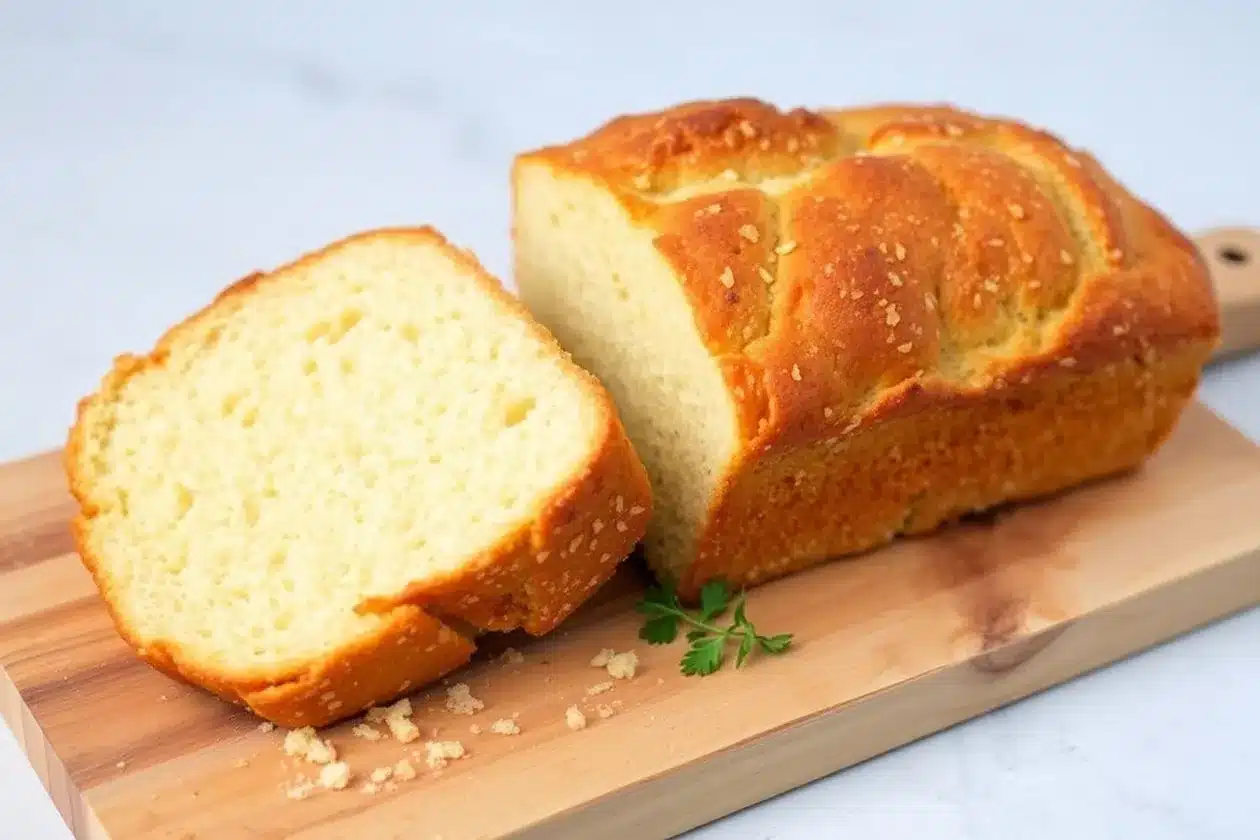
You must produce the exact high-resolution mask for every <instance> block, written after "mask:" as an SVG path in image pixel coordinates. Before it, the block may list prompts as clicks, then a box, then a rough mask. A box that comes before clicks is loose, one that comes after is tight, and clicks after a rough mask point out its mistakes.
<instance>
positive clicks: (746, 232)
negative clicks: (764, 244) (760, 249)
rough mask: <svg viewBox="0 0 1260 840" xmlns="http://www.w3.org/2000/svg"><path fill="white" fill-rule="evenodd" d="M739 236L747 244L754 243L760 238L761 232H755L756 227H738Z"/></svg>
mask: <svg viewBox="0 0 1260 840" xmlns="http://www.w3.org/2000/svg"><path fill="white" fill-rule="evenodd" d="M739 235H740V236H742V237H744V238H745V239H747V240H748V241H749V242H754V243H755V242H756V241H757V240H758V239H760V238H761V231H759V230H757V226H756V225H740V228H739Z"/></svg>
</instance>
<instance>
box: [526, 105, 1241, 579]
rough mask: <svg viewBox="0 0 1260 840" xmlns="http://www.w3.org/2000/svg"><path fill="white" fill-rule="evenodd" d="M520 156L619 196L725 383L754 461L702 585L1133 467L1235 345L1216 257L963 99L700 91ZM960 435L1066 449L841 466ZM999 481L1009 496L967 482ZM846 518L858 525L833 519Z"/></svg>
mask: <svg viewBox="0 0 1260 840" xmlns="http://www.w3.org/2000/svg"><path fill="white" fill-rule="evenodd" d="M519 162H530V163H536V164H541V165H544V166H547V167H549V168H551V169H552V171H554V172H556V173H557V174H560V175H562V176H565V177H578V178H584V179H591V180H595V181H597V182H599V183H601V184H602V185H604V187H605V188H606V189H608V190H609V191H610V192H612V193H613V194H614V195H615V196H617V198H618V200H619V201H620V202H621V204H622V205H623V206H624V207H625V208H626V210H627V213H628V215H629V216H630V218H631V219H633V220H634V221H635V223H636V224H638V225H640V226H641V227H642V228H643V229H645V230H646V231H648V232H649V235H651V236H652V237H653V241H654V242H655V244H656V247H657V249H658V251H659V252H660V253H661V254H662V256H663V257H664V258H665V259H666V260H667V261H668V262H669V264H670V265H672V266H673V268H674V270H675V273H676V275H677V277H678V281H679V284H680V286H681V287H682V289H683V290H684V292H685V293H686V295H687V298H688V300H689V302H690V304H691V307H692V310H693V312H694V315H695V323H696V326H697V329H698V330H699V332H700V335H701V337H702V339H703V340H704V342H705V344H706V346H707V347H708V349H709V351H710V352H711V353H712V354H713V356H714V357H715V358H716V359H717V361H718V363H719V365H720V367H721V369H722V370H723V372H724V374H725V376H726V378H727V383H728V387H729V390H730V392H731V394H732V400H733V401H734V403H735V405H736V410H737V413H738V416H739V418H740V428H741V442H740V448H739V453H738V455H737V456H736V457H735V458H734V459H733V462H732V463H731V464H730V465H729V468H728V471H727V474H726V475H725V477H724V479H723V480H722V481H721V482H720V486H719V491H718V493H717V494H716V496H715V498H714V499H713V500H712V502H711V508H710V515H709V522H708V525H707V527H706V528H705V530H704V533H703V535H702V538H701V541H700V548H699V554H698V561H697V562H693V563H692V564H691V565H690V569H689V573H688V575H687V576H686V578H685V579H684V580H682V581H680V582H679V585H680V589H681V590H682V591H683V593H684V594H687V593H694V591H695V590H696V589H697V588H698V586H699V585H700V584H701V583H702V582H703V581H704V579H706V578H708V577H711V576H715V575H723V576H727V577H729V578H731V579H732V582H735V583H741V582H755V581H757V580H762V579H766V578H768V577H773V576H775V575H776V574H779V573H783V572H784V571H787V570H791V569H794V568H801V567H804V566H807V565H811V564H813V563H815V562H820V561H821V560H823V559H825V558H826V557H829V556H834V555H838V554H845V553H849V552H851V551H853V550H857V549H859V548H865V547H870V546H872V545H877V544H879V543H880V542H883V541H885V540H887V539H888V538H890V537H891V536H892V535H894V534H895V533H898V532H901V531H903V530H905V528H904V527H903V522H905V523H910V522H913V523H914V524H915V526H916V528H918V529H921V527H925V526H924V525H923V523H928V522H934V521H936V520H939V519H941V518H947V517H948V516H953V515H956V514H957V513H958V512H960V511H962V510H966V509H969V508H970V507H973V506H975V505H982V506H988V505H992V504H996V503H999V502H1001V501H1004V500H1007V499H1014V498H1017V497H1022V496H1025V495H1027V494H1028V493H1030V492H1032V491H1033V490H1034V489H1035V490H1037V491H1038V492H1049V491H1051V490H1054V489H1059V488H1062V487H1066V486H1069V485H1071V484H1073V483H1079V481H1081V480H1084V479H1085V478H1088V477H1091V476H1094V475H1100V474H1104V473H1107V472H1114V471H1115V470H1118V469H1123V468H1125V467H1129V466H1133V465H1135V464H1137V463H1139V462H1140V461H1141V460H1142V459H1143V458H1144V457H1146V456H1147V455H1149V454H1150V453H1151V452H1153V451H1154V449H1155V448H1156V446H1157V445H1158V443H1159V442H1160V441H1161V440H1162V436H1161V435H1158V434H1154V433H1153V432H1152V429H1156V428H1158V429H1164V428H1165V427H1167V426H1168V425H1169V424H1170V423H1172V422H1175V418H1176V416H1177V415H1178V413H1179V411H1180V409H1181V407H1182V405H1183V404H1184V402H1185V400H1186V399H1188V398H1189V395H1190V393H1191V392H1192V391H1193V389H1194V386H1195V384H1196V383H1197V378H1198V371H1199V369H1200V368H1201V366H1202V364H1203V363H1204V362H1205V361H1206V359H1207V358H1208V356H1209V355H1210V353H1211V350H1212V349H1213V347H1214V346H1215V344H1216V342H1217V341H1218V337H1219V323H1218V314H1217V309H1216V302H1215V299H1214V295H1213V291H1212V287H1211V285H1210V282H1209V279H1208V275H1207V272H1206V268H1205V266H1204V265H1203V263H1202V261H1201V258H1200V256H1199V254H1198V252H1197V251H1196V249H1195V248H1194V246H1193V244H1192V243H1191V242H1190V241H1189V240H1188V239H1187V238H1186V237H1185V236H1184V235H1182V234H1181V233H1180V232H1179V231H1177V230H1176V229H1175V228H1174V227H1173V226H1172V225H1171V224H1170V223H1169V222H1168V221H1167V220H1166V219H1165V218H1164V217H1163V216H1161V215H1160V214H1159V213H1158V212H1156V211H1155V210H1154V209H1153V208H1151V207H1149V206H1148V205H1146V204H1144V203H1142V202H1141V201H1140V200H1139V199H1137V198H1136V197H1134V196H1133V195H1132V194H1130V193H1129V192H1128V191H1127V190H1125V189H1124V188H1123V187H1122V186H1121V185H1119V184H1118V183H1117V182H1116V181H1115V180H1114V179H1113V178H1112V177H1111V176H1110V175H1108V174H1107V173H1106V172H1105V171H1104V170H1103V168H1102V167H1101V166H1100V165H1099V164H1098V162H1097V161H1096V160H1094V158H1092V157H1091V156H1090V155H1089V154H1087V153H1085V152H1082V151H1080V150H1076V149H1072V148H1070V147H1069V146H1067V145H1066V144H1064V143H1063V142H1062V141H1061V140H1059V139H1058V138H1057V137H1055V136H1053V135H1051V134H1048V133H1046V132H1044V131H1040V130H1037V129H1034V128H1032V127H1029V126H1027V125H1024V124H1022V123H1019V122H1016V121H1012V120H1005V119H996V118H990V117H985V116H981V115H978V114H974V113H970V112H966V111H963V110H960V109H957V108H954V107H951V106H947V105H935V106H921V105H913V104H909V105H899V104H893V105H882V106H876V107H869V108H860V109H859V108H853V109H844V110H830V111H820V112H816V113H813V112H809V111H805V110H802V109H796V110H793V111H790V112H786V113H784V112H781V111H778V110H776V109H775V108H773V107H772V106H770V105H768V104H766V103H763V102H759V101H757V100H753V99H732V100H724V101H721V100H719V101H706V102H693V103H687V104H684V105H680V106H678V107H675V108H670V109H667V110H664V111H662V112H659V113H652V114H639V115H633V116H625V117H620V118H618V119H616V120H613V121H612V122H610V123H608V124H607V125H605V126H603V127H601V128H600V129H598V130H596V131H594V132H592V133H591V134H590V135H588V136H587V137H584V138H581V139H579V140H577V141H575V142H573V143H569V144H567V145H563V146H555V147H550V148H546V149H541V150H538V151H536V152H532V153H530V154H527V155H523V156H521V158H520V159H519ZM1005 399H1016V400H1022V401H1024V402H1025V403H1036V401H1039V400H1052V399H1066V400H1077V401H1080V404H1079V405H1078V406H1077V409H1078V410H1073V411H1068V410H1067V409H1063V410H1061V411H1059V410H1056V411H1057V412H1058V413H1055V411H1050V409H1049V408H1048V407H1046V406H1041V408H1038V409H1035V410H1034V413H1036V412H1043V414H1044V416H1042V415H1038V416H1042V420H1043V421H1044V422H1046V423H1051V424H1054V425H1052V426H1051V428H1052V429H1053V430H1054V433H1055V435H1056V436H1057V437H1056V439H1055V440H1054V441H1051V442H1047V443H1042V442H1039V441H1038V440H1037V439H1035V437H1030V436H1031V435H1033V432H1032V430H1031V429H1030V428H1028V427H1026V426H1024V425H1022V423H1023V422H1024V421H1023V420H1021V419H1019V418H1020V417H1022V416H1024V415H1022V414H1020V413H1019V412H1013V411H1009V410H1008V409H1005V408H1002V407H1001V405H1002V401H1003V400H1005ZM994 406H998V407H997V408H994ZM1044 412H1050V413H1044ZM1091 412H1092V413H1091ZM912 417H914V418H918V419H913V420H912V419H908V418H912ZM898 418H907V419H898ZM955 422H957V423H959V424H961V425H959V426H958V428H957V429H955V430H953V431H947V429H946V426H948V425H949V424H951V423H955ZM907 423H908V424H910V425H908V426H907V425H905V424H907ZM977 423H984V424H987V425H985V426H984V429H983V430H981V429H979V428H977V427H976V426H975V424H977ZM1101 424H1113V425H1116V426H1118V429H1112V430H1109V431H1108V432H1107V433H1106V434H1104V433H1102V431H1100V430H1099V429H1098V428H1097V426H1098V425H1101ZM937 426H939V429H938V431H939V434H940V435H944V436H945V437H946V438H948V440H950V441H952V443H951V444H950V445H951V446H955V447H962V448H965V449H969V450H971V451H972V452H973V453H975V454H976V457H977V458H980V456H981V455H983V456H984V457H986V458H987V457H994V458H998V457H1001V455H1000V453H1003V452H1008V451H1014V452H1026V453H1027V452H1031V451H1032V450H1034V449H1036V448H1037V447H1041V448H1042V451H1043V452H1045V453H1047V457H1048V460H1047V461H1046V462H1045V463H1043V464H1042V465H1041V466H1039V467H1037V468H1036V469H1033V468H1028V470H1027V471H1025V472H1020V471H1019V469H1018V468H1011V467H1009V466H1008V467H1000V468H999V467H996V466H994V467H985V466H984V464H985V463H986V462H985V461H984V460H983V458H981V459H980V460H973V461H971V462H968V463H967V464H966V465H965V466H961V465H960V464H961V463H962V462H957V463H953V465H952V466H948V467H947V466H945V465H944V464H945V461H946V460H948V459H942V458H937V457H933V458H929V457H928V456H927V455H926V454H925V453H924V452H923V451H919V452H917V453H915V454H914V457H913V458H911V460H912V461H914V459H915V458H918V459H920V460H918V461H915V463H916V467H915V469H916V470H917V472H916V473H915V474H914V475H910V474H908V473H907V474H903V473H900V472H895V471H893V472H890V471H888V470H885V469H884V468H883V467H881V466H880V464H879V460H878V457H877V455H872V456H871V457H872V458H874V459H875V460H872V461H870V462H869V463H867V466H866V468H865V471H864V472H863V471H859V472H853V470H852V469H850V468H849V467H846V466H845V464H846V463H848V464H851V462H850V461H845V459H843V458H840V459H838V460H837V459H835V458H829V457H824V455H825V453H824V452H822V450H827V451H837V450H838V449H839V448H843V447H857V448H858V449H863V448H864V447H867V446H870V447H874V448H873V449H872V450H871V451H872V452H874V453H878V452H881V451H893V450H897V449H901V450H905V449H906V448H907V447H908V446H910V445H922V446H926V445H928V444H927V443H926V441H928V440H929V439H933V440H937V439H938V438H933V435H932V429H934V428H936V427H937ZM951 428H952V427H951ZM968 429H970V431H968ZM903 430H904V431H903ZM903 436H908V437H905V438H904V439H903ZM942 439H944V438H942ZM916 441H917V442H918V443H915V442H916ZM938 442H939V440H938ZM933 445H936V444H933ZM940 445H942V446H943V445H944V444H943V443H941V444H940ZM1104 450H1105V451H1106V452H1113V453H1123V456H1121V455H1119V454H1116V455H1115V456H1114V457H1112V458H1111V459H1110V460H1108V457H1109V456H1106V455H1105V453H1104ZM1051 456H1052V457H1051ZM1012 457H1013V456H1012ZM1029 457H1030V458H1031V456H1029ZM924 458H926V459H927V460H922V459H924ZM1056 459H1058V460H1060V461H1062V462H1061V463H1058V464H1056V463H1054V461H1055V460H1056ZM951 463H952V462H951ZM1091 464H1092V466H1091ZM787 465H791V471H790V473H789V474H788V477H787V478H785V477H784V476H783V475H781V474H780V472H781V470H783V469H787ZM1010 469H1014V470H1015V471H1014V472H1009V470H1010ZM999 471H1006V472H1004V474H1003V477H1002V479H1001V481H1000V482H999V486H1000V487H1005V488H1007V489H1005V490H1001V489H999V490H994V491H992V492H985V493H979V492H973V491H972V490H970V489H960V486H959V485H960V483H962V484H969V483H974V482H979V483H980V484H984V485H985V486H988V485H987V484H986V483H985V482H986V481H988V480H989V479H992V478H994V477H995V476H997V475H998V473H999ZM986 476H987V477H986ZM842 479H843V481H847V482H850V484H849V488H850V489H849V490H848V491H846V489H845V487H844V486H843V484H837V483H836V482H838V481H841V480H842ZM995 480H996V479H995ZM784 481H790V482H791V483H792V484H793V485H794V486H795V487H796V488H797V490H796V491H794V494H795V495H793V494H792V493H789V494H786V495H785V493H784V492H783V489H782V486H781V484H782V482H784ZM853 482H856V484H853ZM872 482H873V483H872ZM859 486H860V487H862V489H861V490H860V491H858V492H856V493H855V492H854V489H853V488H856V487H859ZM872 494H873V495H872ZM798 497H799V498H801V499H810V500H811V501H810V502H809V504H810V505H813V508H812V512H811V510H810V509H808V506H806V507H800V506H797V505H796V504H795V503H792V502H790V500H789V499H790V498H798ZM758 506H761V507H763V508H765V512H764V513H762V514H760V515H758V512H757V508H758ZM876 509H878V510H880V511H884V512H883V513H878V514H877V512H876ZM885 509H886V510H885ZM929 510H938V511H941V513H940V515H939V516H937V515H935V514H929V513H928V512H927V511H929ZM863 511H866V513H869V514H870V515H869V516H864V515H863ZM764 517H769V519H765V518H764ZM846 517H856V518H854V519H853V521H852V522H851V523H850V525H848V526H846V527H847V528H848V530H849V531H850V532H851V533H847V532H846V533H845V534H841V533H840V531H839V530H837V528H838V526H837V527H835V528H833V527H830V526H828V525H827V524H826V523H825V522H824V521H823V520H828V521H838V518H846ZM820 518H821V519H820ZM750 521H757V522H759V525H758V526H757V527H756V528H754V529H753V530H752V531H749V530H748V528H749V527H752V526H750V525H748V524H747V523H748V522H750ZM785 564H786V565H785Z"/></svg>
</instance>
